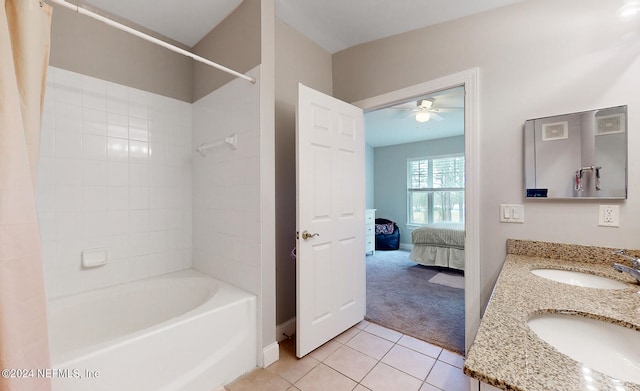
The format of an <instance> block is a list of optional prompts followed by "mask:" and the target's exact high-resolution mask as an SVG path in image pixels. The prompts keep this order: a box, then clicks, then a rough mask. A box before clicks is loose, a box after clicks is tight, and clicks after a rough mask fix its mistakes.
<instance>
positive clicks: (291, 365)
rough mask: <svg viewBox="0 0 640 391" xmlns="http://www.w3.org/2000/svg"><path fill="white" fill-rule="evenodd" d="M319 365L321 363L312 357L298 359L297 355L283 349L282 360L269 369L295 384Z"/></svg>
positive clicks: (281, 351)
mask: <svg viewBox="0 0 640 391" xmlns="http://www.w3.org/2000/svg"><path fill="white" fill-rule="evenodd" d="M318 363H319V361H318V360H316V359H315V358H313V357H311V356H305V357H302V358H298V357H296V356H295V353H293V352H291V351H290V350H288V349H284V350H283V349H281V350H280V359H279V360H278V361H276V362H275V363H273V364H271V365H269V367H268V368H267V369H268V370H270V371H273V372H275V373H277V374H278V375H280V376H282V377H283V378H284V379H285V380H287V381H288V382H290V383H295V382H296V381H298V380H299V379H300V378H301V377H302V376H304V375H306V374H307V373H308V372H309V371H311V370H312V369H313V367H315V366H316V365H318Z"/></svg>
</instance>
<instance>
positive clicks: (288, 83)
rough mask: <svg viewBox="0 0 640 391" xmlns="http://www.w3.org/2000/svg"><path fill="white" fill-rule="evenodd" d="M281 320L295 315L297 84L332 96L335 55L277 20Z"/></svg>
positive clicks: (278, 306) (278, 286)
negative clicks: (294, 250)
mask: <svg viewBox="0 0 640 391" xmlns="http://www.w3.org/2000/svg"><path fill="white" fill-rule="evenodd" d="M275 27H276V50H275V52H276V87H275V93H276V94H275V95H276V117H275V121H276V137H275V139H276V146H275V149H276V163H275V164H276V273H277V274H276V311H277V313H276V324H282V323H283V322H286V321H287V320H289V319H291V318H293V317H294V316H295V315H296V274H295V271H296V269H295V262H294V261H292V260H291V259H290V258H289V252H290V251H291V249H292V248H293V247H294V246H295V245H296V183H295V176H296V156H295V155H296V148H295V133H296V123H295V108H296V103H297V100H298V82H301V83H303V84H305V85H307V86H309V87H312V88H315V89H316V90H318V91H322V92H324V93H326V94H329V95H331V93H332V87H331V85H332V76H331V53H329V52H328V51H326V50H324V49H322V48H321V47H319V46H318V45H316V44H315V43H313V42H312V41H310V40H309V39H307V38H306V37H304V36H303V35H302V34H300V33H299V32H297V31H296V30H294V29H293V28H291V27H290V26H289V25H287V24H286V23H284V22H282V21H281V20H280V19H276V26H275Z"/></svg>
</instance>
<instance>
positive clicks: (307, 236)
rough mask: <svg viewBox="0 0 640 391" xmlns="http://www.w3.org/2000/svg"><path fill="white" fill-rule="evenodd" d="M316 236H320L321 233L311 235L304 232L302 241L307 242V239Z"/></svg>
mask: <svg viewBox="0 0 640 391" xmlns="http://www.w3.org/2000/svg"><path fill="white" fill-rule="evenodd" d="M314 236H320V234H319V233H314V234H311V233H309V231H307V230H304V231H302V239H304V240H307V239H309V238H312V237H314Z"/></svg>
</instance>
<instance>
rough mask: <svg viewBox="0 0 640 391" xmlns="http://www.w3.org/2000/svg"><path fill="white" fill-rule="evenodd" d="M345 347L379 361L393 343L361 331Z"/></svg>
mask: <svg viewBox="0 0 640 391" xmlns="http://www.w3.org/2000/svg"><path fill="white" fill-rule="evenodd" d="M347 346H349V347H351V348H353V349H355V350H357V351H359V352H362V353H364V354H366V355H368V356H371V357H373V358H375V359H376V360H380V359H381V358H382V357H383V356H384V355H385V354H386V353H387V352H388V351H389V350H390V349H391V347H392V346H393V342H391V341H387V340H386V339H384V338H380V337H378V336H376V335H373V334H369V333H367V332H366V331H363V332H361V333H359V334H358V335H356V336H355V337H353V338H351V340H349V342H347Z"/></svg>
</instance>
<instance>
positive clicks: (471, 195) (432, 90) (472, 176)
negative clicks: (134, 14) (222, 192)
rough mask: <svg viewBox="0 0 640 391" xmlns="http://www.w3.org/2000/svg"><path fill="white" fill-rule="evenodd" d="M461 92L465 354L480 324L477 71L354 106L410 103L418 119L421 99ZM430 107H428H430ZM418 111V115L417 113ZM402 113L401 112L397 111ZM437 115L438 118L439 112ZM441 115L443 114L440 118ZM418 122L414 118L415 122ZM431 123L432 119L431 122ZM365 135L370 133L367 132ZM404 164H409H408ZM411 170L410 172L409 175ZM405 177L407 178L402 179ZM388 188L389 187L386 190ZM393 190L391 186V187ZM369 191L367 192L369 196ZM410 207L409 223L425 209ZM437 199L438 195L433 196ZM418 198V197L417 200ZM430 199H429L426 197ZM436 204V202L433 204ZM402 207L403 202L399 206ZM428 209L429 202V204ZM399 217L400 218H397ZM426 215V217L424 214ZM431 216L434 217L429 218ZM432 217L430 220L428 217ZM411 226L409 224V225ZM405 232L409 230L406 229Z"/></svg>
mask: <svg viewBox="0 0 640 391" xmlns="http://www.w3.org/2000/svg"><path fill="white" fill-rule="evenodd" d="M451 89H453V90H455V89H462V91H464V94H463V103H464V105H463V110H462V112H463V118H464V130H463V136H462V138H463V140H464V142H463V145H464V147H463V150H464V153H463V157H464V203H463V205H464V206H463V212H462V215H463V216H464V235H463V236H464V256H463V258H464V262H463V269H464V352H462V353H465V352H466V351H467V350H468V348H469V346H470V345H471V341H473V338H474V337H475V334H476V332H477V329H478V326H479V323H480V276H479V258H478V254H479V241H478V233H479V232H478V231H479V228H478V227H479V221H478V220H479V217H478V216H479V209H478V208H479V202H478V184H477V178H478V172H479V164H478V163H479V162H478V149H479V147H478V119H477V112H478V70H477V69H471V70H467V71H463V72H460V73H457V74H453V75H449V76H446V77H443V78H439V79H435V80H431V81H428V82H425V83H421V84H418V85H414V86H411V87H407V88H404V89H401V90H397V91H393V92H390V93H386V94H383V95H380V96H377V97H374V98H369V99H366V100H363V101H359V102H356V103H355V105H357V106H359V107H361V108H363V109H364V111H365V113H370V112H372V113H373V112H376V111H377V110H379V109H382V108H386V107H393V106H397V105H401V104H407V102H410V101H413V102H415V105H416V108H415V109H410V113H411V114H410V115H414V113H415V116H417V114H419V113H420V112H421V110H420V109H421V107H420V102H421V100H422V99H428V98H431V99H433V96H434V95H435V96H436V98H435V99H434V101H433V102H431V106H430V107H434V106H435V104H434V103H435V102H436V101H437V95H438V94H442V93H444V92H445V91H447V90H451ZM427 105H429V103H427ZM414 110H415V111H414ZM398 111H399V110H398ZM436 114H439V113H437V112H436ZM439 115H440V114H439ZM414 120H415V118H414ZM429 120H430V119H429ZM425 122H427V121H425ZM365 131H366V132H368V131H369V130H368V129H366V130H365ZM367 155H371V151H368V153H367ZM404 164H407V162H406V161H405V162H404ZM408 171H409V168H408V169H407V172H408ZM402 176H403V177H404V175H402ZM384 187H387V186H384ZM389 187H390V186H389ZM369 191H370V189H367V192H369ZM404 191H405V194H407V193H406V192H407V186H406V182H405V188H404ZM405 197H406V200H407V204H406V205H403V206H402V208H400V209H401V210H402V209H406V210H407V211H406V212H404V213H405V214H406V218H407V220H404V221H410V220H411V219H412V218H419V213H417V212H420V211H421V210H420V208H424V206H417V207H416V213H417V215H416V216H413V215H412V213H411V210H410V208H409V207H408V205H409V204H410V202H411V195H410V194H407V195H406V196H405ZM434 197H435V195H434ZM418 198H419V197H418ZM427 198H428V197H427ZM368 201H369V206H371V205H374V208H375V205H376V200H375V199H374V200H373V201H371V200H368ZM432 202H433V201H432ZM399 203H402V202H399ZM427 206H428V200H427ZM453 209H454V208H451V210H450V211H448V212H444V211H443V210H440V211H438V213H439V216H440V217H436V214H437V213H436V211H434V210H432V209H429V210H428V211H426V212H425V211H424V210H422V212H424V213H423V215H422V218H423V219H424V218H425V217H424V216H426V221H427V222H428V221H433V220H434V219H438V218H442V215H443V214H445V215H447V213H448V215H453V214H454V213H453ZM457 209H458V215H460V213H461V210H460V207H459V206H458V207H457ZM394 213H396V215H398V216H400V214H401V213H403V212H402V211H401V212H397V211H396V212H394ZM398 213H400V214H398ZM425 213H426V214H425ZM429 213H431V215H429ZM429 216H431V217H429ZM409 225H410V224H409ZM405 232H407V230H406V229H405Z"/></svg>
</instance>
